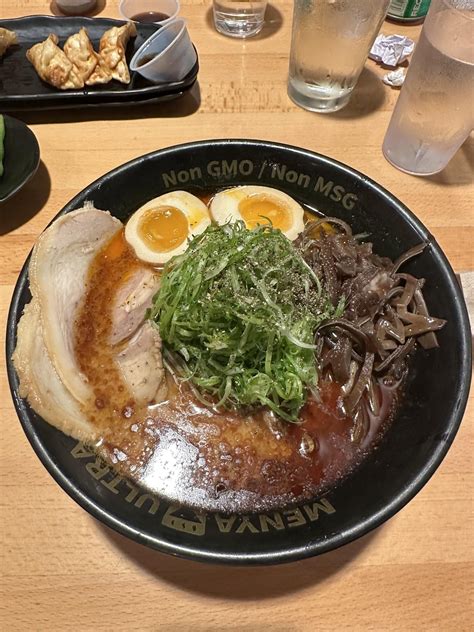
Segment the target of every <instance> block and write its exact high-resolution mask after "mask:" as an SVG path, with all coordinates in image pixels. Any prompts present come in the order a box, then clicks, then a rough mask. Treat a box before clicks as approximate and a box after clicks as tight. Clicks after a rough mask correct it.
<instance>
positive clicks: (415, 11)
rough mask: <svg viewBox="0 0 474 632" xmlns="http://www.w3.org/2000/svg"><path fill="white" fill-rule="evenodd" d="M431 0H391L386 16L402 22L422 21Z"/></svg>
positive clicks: (413, 22)
mask: <svg viewBox="0 0 474 632" xmlns="http://www.w3.org/2000/svg"><path fill="white" fill-rule="evenodd" d="M430 2H431V0H392V1H391V2H390V6H389V7H388V13H387V18H388V19H389V20H393V21H394V22H401V23H403V24H415V23H419V22H423V20H424V19H425V16H426V14H427V13H428V9H429V8H430Z"/></svg>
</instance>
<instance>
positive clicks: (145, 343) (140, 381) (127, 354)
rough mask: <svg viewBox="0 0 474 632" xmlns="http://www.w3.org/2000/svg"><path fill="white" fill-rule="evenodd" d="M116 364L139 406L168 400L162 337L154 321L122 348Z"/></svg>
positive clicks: (145, 324)
mask: <svg viewBox="0 0 474 632" xmlns="http://www.w3.org/2000/svg"><path fill="white" fill-rule="evenodd" d="M115 362H116V364H117V365H118V367H119V370H120V373H121V375H122V379H123V381H124V382H125V384H126V385H127V387H128V390H129V391H130V392H131V393H133V396H134V399H135V401H136V403H137V404H138V405H146V404H150V403H154V402H160V401H163V400H164V399H165V397H166V394H167V386H166V379H165V370H164V368H163V361H162V357H161V338H160V334H159V333H158V330H157V329H156V327H153V325H152V324H151V323H150V321H145V322H144V323H143V324H142V325H141V327H140V328H139V329H138V331H136V333H135V335H134V336H133V337H132V338H130V339H129V340H128V341H127V342H126V343H125V344H124V345H123V346H122V350H121V351H120V353H119V354H118V355H117V357H116V360H115Z"/></svg>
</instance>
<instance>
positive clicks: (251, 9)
mask: <svg viewBox="0 0 474 632" xmlns="http://www.w3.org/2000/svg"><path fill="white" fill-rule="evenodd" d="M266 8H267V0H213V11H214V25H215V27H216V30H217V31H219V33H223V34H224V35H229V36H230V37H251V36H252V35H257V33H259V32H260V31H261V30H262V27H263V22H264V17H265V9H266Z"/></svg>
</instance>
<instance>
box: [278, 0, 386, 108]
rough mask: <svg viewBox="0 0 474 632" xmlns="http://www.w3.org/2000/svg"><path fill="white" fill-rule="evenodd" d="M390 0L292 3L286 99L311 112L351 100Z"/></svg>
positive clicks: (308, 0) (304, 1)
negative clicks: (287, 96)
mask: <svg viewBox="0 0 474 632" xmlns="http://www.w3.org/2000/svg"><path fill="white" fill-rule="evenodd" d="M389 4H390V0H295V5H294V11H293V31H292V36H291V51H290V71H289V77H288V95H289V97H290V99H292V100H293V101H294V102H295V103H296V104H297V105H299V106H301V107H303V108H305V109H306V110H311V111H313V112H335V111H336V110H340V109H341V108H343V107H344V106H345V105H346V104H347V103H348V101H349V99H350V95H351V92H352V90H353V89H354V86H355V84H356V83H357V79H358V78H359V75H360V73H361V72H362V69H363V67H364V63H365V60H366V59H367V57H368V54H369V51H370V48H371V46H372V44H373V42H374V40H375V38H376V36H377V33H378V32H379V29H380V25H381V24H382V22H383V20H384V18H385V15H386V13H387V10H388V6H389Z"/></svg>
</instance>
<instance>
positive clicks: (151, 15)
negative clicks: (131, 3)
mask: <svg viewBox="0 0 474 632" xmlns="http://www.w3.org/2000/svg"><path fill="white" fill-rule="evenodd" d="M169 17H170V16H169V15H166V13H161V12H160V11H144V12H143V13H137V14H136V15H132V17H131V18H130V19H131V20H133V21H134V22H142V23H144V24H153V23H154V22H163V21H164V20H167V19H168V18H169Z"/></svg>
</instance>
